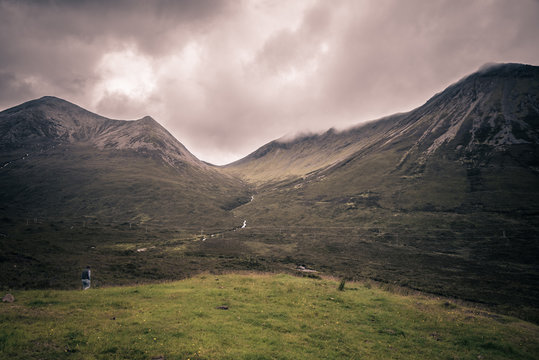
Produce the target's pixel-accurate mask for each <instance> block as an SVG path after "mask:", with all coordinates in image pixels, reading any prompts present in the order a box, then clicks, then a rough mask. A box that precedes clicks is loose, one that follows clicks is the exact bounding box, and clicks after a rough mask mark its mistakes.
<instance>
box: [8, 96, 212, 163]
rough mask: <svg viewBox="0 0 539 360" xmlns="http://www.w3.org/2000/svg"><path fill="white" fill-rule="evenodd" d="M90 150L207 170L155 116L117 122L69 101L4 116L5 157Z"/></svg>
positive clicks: (45, 101) (40, 102)
mask: <svg viewBox="0 0 539 360" xmlns="http://www.w3.org/2000/svg"><path fill="white" fill-rule="evenodd" d="M69 144H79V145H80V144H85V145H89V146H93V147H95V148H97V149H99V150H134V151H136V152H139V153H145V154H151V155H152V156H158V157H160V158H161V159H162V160H163V161H164V162H166V163H168V164H170V165H172V166H176V165H178V166H181V164H184V163H188V164H190V165H194V166H197V167H201V168H206V167H207V166H206V165H205V164H204V163H203V162H201V161H200V160H198V159H197V158H196V157H195V156H193V155H192V154H191V153H190V152H189V151H188V150H187V149H186V148H185V147H184V146H183V145H182V144H181V143H180V142H179V141H178V140H176V139H175V138H174V137H173V136H172V135H170V133H169V132H168V131H167V130H166V129H165V128H163V127H162V126H161V125H159V123H157V122H156V121H155V120H154V119H152V118H151V117H149V116H146V117H144V118H142V119H139V120H135V121H123V120H111V119H107V118H105V117H102V116H99V115H97V114H93V113H91V112H89V111H87V110H85V109H83V108H81V107H79V106H77V105H75V104H72V103H69V102H67V101H65V100H62V99H59V98H56V97H52V96H45V97H42V98H40V99H37V100H32V101H29V102H26V103H24V104H22V105H19V106H15V107H13V108H10V109H7V110H5V111H3V112H2V113H0V147H1V148H2V149H3V150H4V151H11V150H15V149H25V150H28V151H30V152H35V151H44V150H48V149H50V148H52V147H53V146H62V145H69Z"/></svg>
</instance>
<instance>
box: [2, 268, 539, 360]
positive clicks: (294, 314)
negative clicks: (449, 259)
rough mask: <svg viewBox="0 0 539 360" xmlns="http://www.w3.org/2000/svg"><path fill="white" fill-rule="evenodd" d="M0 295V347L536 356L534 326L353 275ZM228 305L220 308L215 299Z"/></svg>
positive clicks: (137, 354) (12, 350) (143, 352)
mask: <svg viewBox="0 0 539 360" xmlns="http://www.w3.org/2000/svg"><path fill="white" fill-rule="evenodd" d="M14 295H15V297H16V302H15V303H13V304H2V306H1V307H0V320H1V321H0V324H1V325H0V352H1V353H2V354H3V356H5V358H10V359H38V358H39V359H151V358H152V357H157V356H161V355H162V356H165V358H166V359H389V358H391V359H508V358H511V359H534V358H536V356H537V354H539V341H538V339H539V327H537V326H536V325H533V324H530V323H526V322H523V321H521V320H517V319H515V318H511V317H506V316H501V315H496V314H492V313H488V312H485V311H483V310H479V309H476V308H467V307H465V306H464V305H461V304H457V303H453V302H448V301H447V300H445V299H440V298H434V297H430V298H427V297H423V296H417V295H414V296H410V295H409V296H402V295H398V294H394V293H388V292H386V291H383V290H381V289H379V288H377V287H373V286H369V285H368V284H361V283H350V282H349V283H347V286H346V288H345V291H338V282H337V281H334V280H328V279H322V280H315V279H307V278H297V277H292V276H288V275H260V274H247V275H221V276H216V275H202V276H198V277H196V278H191V279H188V280H183V281H180V282H172V283H164V284H157V285H144V286H136V287H134V286H133V287H113V288H100V289H90V290H88V291H84V292H83V291H58V290H45V291H42V290H30V291H17V292H15V293H14ZM219 306H228V310H221V309H218V308H217V307H219Z"/></svg>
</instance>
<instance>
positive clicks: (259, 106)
mask: <svg viewBox="0 0 539 360" xmlns="http://www.w3.org/2000/svg"><path fill="white" fill-rule="evenodd" d="M298 4H299V5H298ZM288 6H291V7H293V11H292V10H290V11H292V12H290V13H289V12H288ZM298 9H299V10H298ZM275 10H278V11H276V12H275ZM260 12H268V13H271V14H273V15H272V16H274V18H265V17H264V14H263V13H262V14H261V13H260ZM283 13H284V14H287V15H288V14H296V15H295V17H294V18H291V16H286V18H287V21H284V20H283V19H282V18H280V17H278V16H276V15H275V14H281V15H282V14H283ZM538 15H539V2H537V1H534V0H515V1H504V0H490V1H481V0H476V1H469V0H466V1H464V0H451V1H449V0H433V1H422V0H408V1H400V0H376V1H374V0H373V1H366V0H365V1H363V0H361V1H360V0H340V1H335V2H330V1H322V0H320V1H316V2H314V3H313V2H305V3H301V2H290V3H288V2H282V3H278V4H277V3H267V2H263V1H254V0H253V1H220V0H191V1H172V0H161V1H144V0H135V1H129V0H119V1H105V0H94V1H90V0H88V1H69V0H56V1H53V0H51V1H37V0H36V1H11V0H0V48H1V49H2V51H0V107H2V108H6V107H8V106H12V105H15V104H16V103H19V102H22V101H25V100H28V99H30V98H33V97H34V98H35V97H40V96H43V95H56V96H59V97H63V98H66V99H67V100H70V101H73V102H76V103H78V104H80V105H81V106H83V107H87V108H89V110H92V111H96V112H100V113H102V115H105V116H110V117H116V118H128V119H132V118H138V117H142V116H143V115H151V116H152V117H154V118H156V120H158V121H159V122H160V123H162V124H163V125H164V126H166V127H167V128H168V129H169V130H170V131H171V132H172V133H173V134H174V135H175V136H176V137H177V138H178V139H179V140H180V141H182V142H183V143H184V144H185V145H186V146H187V147H188V148H189V149H190V150H191V151H193V152H194V153H195V154H196V155H197V156H200V157H201V158H202V159H204V160H208V161H218V162H223V161H225V160H226V159H228V160H230V161H232V160H234V158H231V156H232V157H237V156H239V155H246V154H247V153H248V152H249V151H252V150H254V149H255V148H256V147H258V146H259V145H262V144H263V143H265V142H267V141H270V140H272V139H275V138H278V137H280V136H282V135H284V134H286V133H297V132H300V131H309V130H311V131H318V130H322V129H327V128H330V127H333V126H336V127H343V126H347V125H353V124H356V123H357V122H359V121H363V120H371V119H373V118H376V117H381V116H384V115H389V114H391V113H394V112H397V111H405V110H408V109H411V108H413V107H416V106H419V105H421V103H422V102H424V101H426V100H427V99H428V98H429V97H430V96H432V95H433V94H434V93H435V92H438V91H441V90H443V88H445V87H446V86H447V85H449V84H450V83H452V82H454V81H456V80H458V79H459V78H460V77H462V76H464V75H466V74H468V73H470V72H472V71H474V70H476V69H478V68H479V67H480V66H481V65H482V64H483V63H486V62H524V63H531V64H539V48H538V47H537V44H536V43H537V39H538V38H539V23H538V22H537V18H538ZM290 19H291V20H293V21H289V20H290ZM191 43H192V44H197V46H200V47H201V49H202V50H203V51H201V55H200V59H197V61H199V63H198V64H197V65H196V66H195V68H194V70H193V71H192V72H191V73H189V72H182V71H183V70H181V69H179V70H178V69H176V68H175V67H174V66H172V67H170V68H166V69H165V70H166V71H164V70H163V71H159V70H160V69H159V66H165V65H163V64H164V63H166V61H165V62H164V60H163V59H167V58H169V57H174V56H177V55H178V54H181V52H182V49H183V48H184V46H185V45H186V44H191ZM322 43H325V44H327V47H328V51H327V53H324V54H323V53H321V51H320V50H321V44H322ZM126 46H132V47H133V48H134V49H136V51H137V52H138V53H141V54H143V55H144V56H145V57H146V58H147V59H148V60H149V61H150V62H151V63H152V66H155V67H156V68H155V69H154V70H156V75H155V76H156V77H157V79H156V88H155V90H154V91H153V92H152V94H151V96H150V97H148V98H144V99H133V98H129V97H127V96H125V95H121V94H103V95H104V96H103V97H102V98H101V100H100V101H99V102H98V103H96V104H93V105H92V96H93V94H94V93H95V91H96V86H97V85H98V84H99V83H100V81H101V80H103V78H102V76H104V75H103V74H101V73H100V72H99V71H98V69H97V65H98V64H99V62H100V60H101V59H102V57H103V55H104V54H106V53H108V52H111V51H118V50H121V49H125V48H126ZM242 56H243V58H242ZM312 64H315V66H314V65H313V66H312V67H313V69H310V70H309V69H307V70H309V71H310V72H308V71H307V74H306V75H305V74H303V75H301V74H300V75H301V76H303V78H302V79H301V81H299V82H297V83H294V82H293V81H291V83H290V84H287V83H286V82H282V83H280V76H282V75H283V74H285V75H286V73H287V71H291V70H294V69H295V70H297V71H298V72H301V71H303V70H305V68H306V67H307V68H308V67H309V66H311V65H312ZM161 70H162V69H161ZM92 106H94V107H93V108H92ZM214 159H215V160H214Z"/></svg>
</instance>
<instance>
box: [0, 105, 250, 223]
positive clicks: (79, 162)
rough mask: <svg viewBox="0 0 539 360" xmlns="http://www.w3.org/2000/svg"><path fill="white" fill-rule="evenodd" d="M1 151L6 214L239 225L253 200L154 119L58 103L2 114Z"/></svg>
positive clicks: (239, 184)
mask: <svg viewBox="0 0 539 360" xmlns="http://www.w3.org/2000/svg"><path fill="white" fill-rule="evenodd" d="M0 149H1V155H0V184H1V185H2V188H3V189H4V191H2V194H1V195H0V203H1V204H2V205H1V206H0V212H1V213H2V214H3V215H4V216H14V215H16V216H24V217H31V218H34V217H42V218H47V219H52V218H55V219H56V218H61V217H65V216H67V217H69V218H77V217H90V218H106V219H107V221H112V220H113V221H116V222H118V221H129V222H141V221H145V222H148V221H150V220H152V221H165V222H170V221H176V222H180V223H182V225H183V226H195V224H196V227H199V224H200V223H203V224H204V223H205V224H206V225H207V226H209V225H210V224H209V223H210V222H211V221H215V223H216V224H222V223H223V221H224V222H230V224H229V226H232V223H233V222H234V221H239V220H234V219H233V215H232V214H230V212H229V211H228V210H229V209H230V208H232V207H234V206H235V205H236V204H237V203H241V202H242V201H247V200H248V194H247V192H246V191H247V190H246V189H245V186H244V184H242V182H241V181H239V180H237V179H235V178H233V177H231V176H228V175H224V174H221V173H220V172H218V171H217V170H216V168H214V167H212V166H210V165H207V164H206V163H204V162H202V161H200V160H199V159H197V158H196V157H195V156H194V155H192V154H191V153H190V152H189V151H188V150H187V149H186V148H185V147H184V146H183V145H182V144H181V143H180V142H179V141H178V140H176V139H175V138H174V137H173V136H172V135H170V133H169V132H168V131H167V130H165V129H164V128H163V127H162V126H161V125H159V124H158V123H157V122H156V121H155V120H153V119H152V118H150V117H144V118H142V119H140V120H135V121H122V120H111V119H107V118H105V117H102V116H99V115H96V114H93V113H91V112H89V111H87V110H84V109H82V108H80V107H78V106H76V105H74V104H71V103H69V102H67V101H65V100H62V99H58V98H55V97H43V98H41V99H37V100H33V101H29V102H27V103H24V104H22V105H19V106H16V107H13V108H10V109H7V110H5V111H3V112H1V113H0ZM238 199H240V200H238ZM242 199H247V200H242ZM211 225H213V224H211Z"/></svg>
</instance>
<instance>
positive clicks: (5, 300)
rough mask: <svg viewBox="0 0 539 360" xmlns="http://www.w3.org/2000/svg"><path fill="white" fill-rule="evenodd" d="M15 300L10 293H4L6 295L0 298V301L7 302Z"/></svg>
mask: <svg viewBox="0 0 539 360" xmlns="http://www.w3.org/2000/svg"><path fill="white" fill-rule="evenodd" d="M14 301H15V296H13V295H11V294H6V296H4V297H3V298H2V302H8V303H12V302H14Z"/></svg>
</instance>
